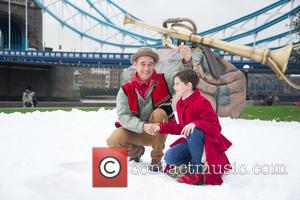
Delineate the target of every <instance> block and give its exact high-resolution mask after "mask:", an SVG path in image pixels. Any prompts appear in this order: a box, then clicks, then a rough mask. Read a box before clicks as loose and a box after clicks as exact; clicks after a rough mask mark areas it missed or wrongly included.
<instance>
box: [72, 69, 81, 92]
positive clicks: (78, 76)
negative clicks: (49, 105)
mask: <svg viewBox="0 0 300 200" xmlns="http://www.w3.org/2000/svg"><path fill="white" fill-rule="evenodd" d="M73 77H74V87H75V90H79V89H80V87H81V83H82V77H83V76H82V73H81V72H80V71H79V70H75V71H74V72H73Z"/></svg>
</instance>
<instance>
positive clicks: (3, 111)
mask: <svg viewBox="0 0 300 200" xmlns="http://www.w3.org/2000/svg"><path fill="white" fill-rule="evenodd" d="M72 109H73V108H71V107H47V108H42V107H37V108H0V113H7V114H9V113H14V112H20V113H27V112H34V111H40V112H51V111H57V110H63V111H66V112H70V111H71V110H72ZM76 109H79V110H82V111H86V112H88V111H97V110H99V108H98V107H78V108H76ZM108 109H109V108H108Z"/></svg>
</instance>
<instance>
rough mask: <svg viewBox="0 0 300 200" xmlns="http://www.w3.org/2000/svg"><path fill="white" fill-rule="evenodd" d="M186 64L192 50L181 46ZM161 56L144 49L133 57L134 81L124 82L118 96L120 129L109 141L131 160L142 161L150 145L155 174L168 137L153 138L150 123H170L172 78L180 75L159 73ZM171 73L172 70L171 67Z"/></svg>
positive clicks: (158, 168) (151, 166)
mask: <svg viewBox="0 0 300 200" xmlns="http://www.w3.org/2000/svg"><path fill="white" fill-rule="evenodd" d="M179 51H180V52H181V54H182V55H183V62H185V63H186V62H189V60H190V58H191V51H190V49H189V48H188V47H186V46H183V45H181V47H180V49H179ZM158 61H159V56H158V54H156V53H155V52H154V51H153V50H152V49H151V48H148V47H142V48H140V49H138V51H137V52H136V53H135V54H133V56H132V58H131V63H132V65H133V67H134V69H135V72H134V74H133V75H132V77H131V79H130V80H129V81H127V82H125V83H124V84H123V85H122V87H121V88H120V90H119V92H118V95H117V114H118V120H119V122H118V123H116V125H117V127H118V128H117V129H115V130H114V131H113V133H112V134H111V135H110V137H109V138H108V139H107V145H108V146H109V147H126V148H128V156H129V158H130V159H129V160H134V161H136V162H139V161H140V158H141V156H142V155H143V154H144V152H145V148H144V146H151V147H152V151H151V158H152V161H151V165H150V167H149V169H150V170H152V171H160V170H161V168H162V166H161V159H162V157H163V149H164V146H165V141H166V136H165V135H158V136H153V135H151V134H150V133H151V132H153V130H151V127H152V126H151V125H150V123H160V122H163V121H164V120H168V114H171V113H172V111H171V113H170V112H169V109H170V102H171V98H172V95H173V94H174V90H173V75H174V74H175V73H176V72H177V71H174V72H173V73H168V74H167V75H165V74H163V73H157V72H156V70H155V65H156V64H157V63H158ZM170 71H172V67H170Z"/></svg>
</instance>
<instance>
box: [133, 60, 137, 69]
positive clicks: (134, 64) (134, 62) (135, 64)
mask: <svg viewBox="0 0 300 200" xmlns="http://www.w3.org/2000/svg"><path fill="white" fill-rule="evenodd" d="M132 65H133V66H134V68H136V66H137V62H136V60H134V61H133V62H132Z"/></svg>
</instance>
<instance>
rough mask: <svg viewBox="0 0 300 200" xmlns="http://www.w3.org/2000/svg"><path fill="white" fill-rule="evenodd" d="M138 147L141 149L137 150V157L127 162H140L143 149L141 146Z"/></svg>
mask: <svg viewBox="0 0 300 200" xmlns="http://www.w3.org/2000/svg"><path fill="white" fill-rule="evenodd" d="M140 147H141V149H140V150H139V152H138V154H137V156H136V157H134V158H129V161H132V160H134V161H135V162H140V159H141V157H142V155H143V154H144V153H145V147H143V146H140Z"/></svg>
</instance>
